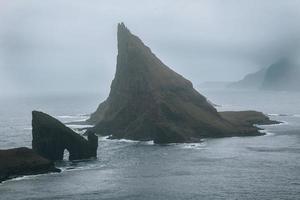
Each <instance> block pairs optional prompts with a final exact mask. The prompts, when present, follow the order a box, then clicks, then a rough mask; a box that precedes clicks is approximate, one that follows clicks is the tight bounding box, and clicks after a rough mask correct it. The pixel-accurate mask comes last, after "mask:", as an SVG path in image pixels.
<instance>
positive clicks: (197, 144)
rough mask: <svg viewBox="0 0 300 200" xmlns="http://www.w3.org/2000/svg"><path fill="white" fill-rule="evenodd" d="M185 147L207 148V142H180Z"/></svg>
mask: <svg viewBox="0 0 300 200" xmlns="http://www.w3.org/2000/svg"><path fill="white" fill-rule="evenodd" d="M178 146H180V147H181V148H183V149H205V146H206V145H205V143H203V142H201V143H184V144H178Z"/></svg>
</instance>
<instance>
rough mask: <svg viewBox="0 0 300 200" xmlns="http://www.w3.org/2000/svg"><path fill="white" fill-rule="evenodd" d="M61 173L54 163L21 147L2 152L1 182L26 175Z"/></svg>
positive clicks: (0, 152) (0, 157)
mask: <svg viewBox="0 0 300 200" xmlns="http://www.w3.org/2000/svg"><path fill="white" fill-rule="evenodd" d="M49 172H60V170H59V169H57V168H55V167H54V163H53V162H52V161H50V160H48V159H46V158H43V157H41V156H40V155H38V154H37V153H35V152H34V151H33V150H32V149H29V148H26V147H21V148H15V149H7V150H0V182H2V181H5V180H7V179H11V178H15V177H18V176H24V175H35V174H44V173H49Z"/></svg>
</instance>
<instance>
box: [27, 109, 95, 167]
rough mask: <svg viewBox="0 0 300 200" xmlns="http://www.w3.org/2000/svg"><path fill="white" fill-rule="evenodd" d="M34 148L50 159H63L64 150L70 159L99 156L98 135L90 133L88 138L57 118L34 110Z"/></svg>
mask: <svg viewBox="0 0 300 200" xmlns="http://www.w3.org/2000/svg"><path fill="white" fill-rule="evenodd" d="M32 138H33V139H32V148H33V150H34V151H35V152H37V153H38V154H39V155H41V156H43V157H45V158H47V159H49V160H54V161H55V160H62V159H63V154H64V150H65V149H66V150H68V151H69V159H70V160H80V159H87V158H91V157H96V156H97V148H98V137H97V136H95V135H94V134H93V133H89V134H88V140H86V139H85V138H83V137H82V136H80V135H78V134H77V133H75V132H74V131H73V130H71V129H70V128H68V127H66V126H65V125H64V124H62V123H61V122H60V121H58V120H57V119H55V118H53V117H51V116H49V115H47V114H45V113H42V112H37V111H33V112H32Z"/></svg>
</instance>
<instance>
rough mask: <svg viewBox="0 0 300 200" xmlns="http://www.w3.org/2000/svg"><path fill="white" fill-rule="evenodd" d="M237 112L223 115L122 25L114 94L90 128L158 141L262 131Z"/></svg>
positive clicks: (93, 130) (102, 104)
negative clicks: (238, 121) (237, 118)
mask: <svg viewBox="0 0 300 200" xmlns="http://www.w3.org/2000/svg"><path fill="white" fill-rule="evenodd" d="M239 114H241V113H239ZM256 114H257V115H259V116H261V115H263V114H259V113H256ZM228 116H231V117H228ZM234 116H236V114H235V113H234V112H233V113H229V114H228V113H227V114H226V115H224V116H223V115H221V114H220V113H218V112H217V110H216V109H215V108H214V107H213V106H212V105H211V104H210V103H209V102H208V101H207V99H206V98H205V97H204V96H203V95H201V94H200V93H198V92H197V91H196V90H195V89H194V88H193V85H192V83H191V82H190V81H189V80H187V79H185V78H184V77H182V76H181V75H179V74H178V73H176V72H174V71H173V70H172V69H170V68H169V67H167V66H166V65H165V64H164V63H163V62H162V61H160V60H159V59H158V58H157V57H156V55H154V54H153V53H152V52H151V50H150V48H149V47H147V46H146V45H144V43H143V42H142V41H141V40H140V39H139V38H138V37H137V36H135V35H133V34H132V33H131V32H130V31H129V30H128V29H127V27H126V26H125V25H124V24H123V23H121V24H119V25H118V56H117V69H116V74H115V78H114V80H113V82H112V84H111V91H110V94H109V97H108V98H107V99H106V100H105V101H104V102H103V103H101V104H100V105H99V107H98V109H97V111H96V112H94V113H93V114H92V115H91V117H90V119H89V120H88V122H89V123H91V124H94V125H95V127H94V128H92V129H90V131H92V132H95V133H97V134H99V135H109V136H110V138H117V139H120V138H125V139H132V140H141V141H145V140H154V142H155V143H175V142H176V143H177V142H194V141H199V140H200V139H201V138H206V137H226V136H245V135H259V134H260V133H259V132H258V130H257V128H255V127H253V124H251V125H249V124H247V125H245V124H246V123H241V124H237V123H236V121H235V122H231V121H230V119H233V118H235V117H234ZM226 117H227V118H228V119H227V118H226ZM241 120H242V121H243V119H241ZM244 121H245V120H244Z"/></svg>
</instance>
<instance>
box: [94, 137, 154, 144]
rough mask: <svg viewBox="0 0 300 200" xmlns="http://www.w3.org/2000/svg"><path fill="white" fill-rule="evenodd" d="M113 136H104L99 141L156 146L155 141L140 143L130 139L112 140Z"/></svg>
mask: <svg viewBox="0 0 300 200" xmlns="http://www.w3.org/2000/svg"><path fill="white" fill-rule="evenodd" d="M110 137H111V135H109V136H102V137H99V141H108V142H117V143H136V144H137V143H139V144H145V145H154V141H153V140H149V141H138V140H128V139H110Z"/></svg>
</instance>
